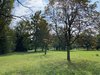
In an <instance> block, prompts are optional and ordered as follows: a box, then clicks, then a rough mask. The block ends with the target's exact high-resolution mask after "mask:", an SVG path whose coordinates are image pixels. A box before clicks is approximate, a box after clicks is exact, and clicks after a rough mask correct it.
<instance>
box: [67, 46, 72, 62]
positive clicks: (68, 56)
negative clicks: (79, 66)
mask: <svg viewBox="0 0 100 75" xmlns="http://www.w3.org/2000/svg"><path fill="white" fill-rule="evenodd" d="M70 49H71V48H70V46H68V47H67V60H68V61H69V62H70Z"/></svg>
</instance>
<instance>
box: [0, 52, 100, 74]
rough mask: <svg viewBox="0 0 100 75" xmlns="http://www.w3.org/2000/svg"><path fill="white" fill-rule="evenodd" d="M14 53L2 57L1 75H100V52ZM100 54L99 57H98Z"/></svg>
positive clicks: (0, 62)
mask: <svg viewBox="0 0 100 75" xmlns="http://www.w3.org/2000/svg"><path fill="white" fill-rule="evenodd" d="M66 54H67V52H66V51H49V52H48V53H47V55H44V53H14V54H11V55H10V54H9V55H4V56H0V75H100V52H99V51H71V62H70V63H69V62H67V60H66V57H67V55H66ZM97 54H98V56H97Z"/></svg>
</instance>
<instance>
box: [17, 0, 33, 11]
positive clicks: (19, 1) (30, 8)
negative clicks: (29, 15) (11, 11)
mask: <svg viewBox="0 0 100 75" xmlns="http://www.w3.org/2000/svg"><path fill="white" fill-rule="evenodd" d="M17 2H18V3H19V4H20V5H22V6H23V7H25V8H28V9H29V10H30V11H31V12H33V10H32V9H31V8H30V7H28V6H25V5H23V4H22V3H21V2H20V1H19V0H17Z"/></svg>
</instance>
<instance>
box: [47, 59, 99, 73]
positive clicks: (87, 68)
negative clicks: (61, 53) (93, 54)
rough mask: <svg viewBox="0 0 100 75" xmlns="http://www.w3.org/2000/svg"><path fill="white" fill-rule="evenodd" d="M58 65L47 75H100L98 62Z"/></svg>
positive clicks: (85, 61)
mask: <svg viewBox="0 0 100 75" xmlns="http://www.w3.org/2000/svg"><path fill="white" fill-rule="evenodd" d="M58 63H59V64H58V65H56V66H54V67H50V68H49V70H50V69H51V70H50V71H47V72H46V75H100V64H99V63H98V62H93V61H87V60H82V61H80V62H76V61H75V62H74V61H73V62H66V61H62V62H58ZM55 64H57V63H55ZM49 66H50V65H49ZM49 66H48V67H49ZM51 66H53V65H51Z"/></svg>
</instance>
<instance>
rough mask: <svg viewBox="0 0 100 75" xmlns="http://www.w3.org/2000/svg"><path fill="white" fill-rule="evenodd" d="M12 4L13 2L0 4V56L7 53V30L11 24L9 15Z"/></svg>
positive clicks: (3, 1) (4, 1)
mask: <svg viewBox="0 0 100 75" xmlns="http://www.w3.org/2000/svg"><path fill="white" fill-rule="evenodd" d="M13 2H14V0H2V1H1V2H0V54H4V53H7V52H8V51H7V50H8V46H7V45H9V44H7V43H8V41H7V28H8V25H9V24H10V22H11V17H10V15H11V9H12V7H13Z"/></svg>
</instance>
